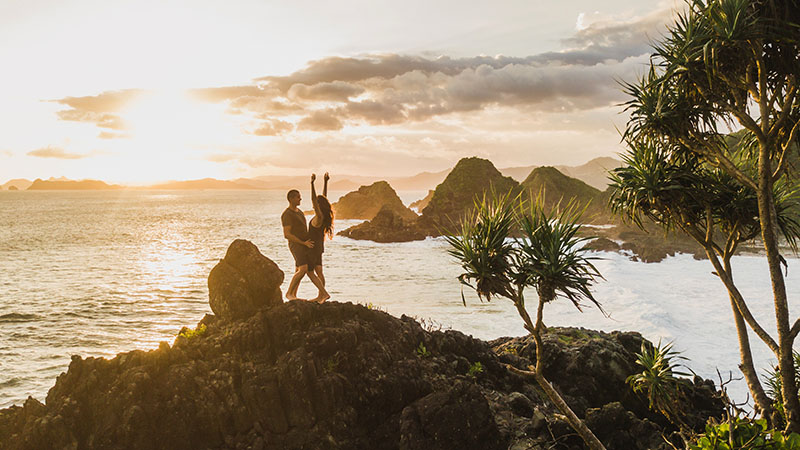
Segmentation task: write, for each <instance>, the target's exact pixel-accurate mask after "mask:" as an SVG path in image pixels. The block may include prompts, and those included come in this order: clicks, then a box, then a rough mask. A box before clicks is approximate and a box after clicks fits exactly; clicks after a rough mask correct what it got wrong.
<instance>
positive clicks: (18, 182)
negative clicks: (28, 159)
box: [0, 178, 33, 191]
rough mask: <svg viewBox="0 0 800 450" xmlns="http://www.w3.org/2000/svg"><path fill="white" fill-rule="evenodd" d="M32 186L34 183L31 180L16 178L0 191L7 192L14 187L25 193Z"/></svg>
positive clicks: (0, 188) (1, 187)
mask: <svg viewBox="0 0 800 450" xmlns="http://www.w3.org/2000/svg"><path fill="white" fill-rule="evenodd" d="M31 184H33V181H31V180H26V179H24V178H15V179H13V180H8V182H6V183H5V184H4V185H2V186H0V190H4V191H5V190H7V189H11V186H14V187H15V188H17V189H18V190H20V191H24V190H25V189H28V188H29V187H30V186H31Z"/></svg>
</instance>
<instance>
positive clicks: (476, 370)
mask: <svg viewBox="0 0 800 450" xmlns="http://www.w3.org/2000/svg"><path fill="white" fill-rule="evenodd" d="M482 373H483V364H481V363H480V361H478V362H475V363H473V364H472V365H471V366H469V371H467V375H469V376H470V377H472V378H476V377H477V376H478V375H480V374H482Z"/></svg>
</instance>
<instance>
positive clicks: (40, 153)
mask: <svg viewBox="0 0 800 450" xmlns="http://www.w3.org/2000/svg"><path fill="white" fill-rule="evenodd" d="M28 155H29V156H36V157H37V158H57V159H82V158H86V157H87V156H88V155H81V154H78V153H68V152H66V151H64V149H63V148H58V147H51V146H47V147H44V148H39V149H36V150H32V151H29V152H28Z"/></svg>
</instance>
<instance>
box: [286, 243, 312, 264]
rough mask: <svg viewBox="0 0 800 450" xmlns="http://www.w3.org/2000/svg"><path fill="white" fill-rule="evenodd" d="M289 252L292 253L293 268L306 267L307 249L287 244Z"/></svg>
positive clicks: (303, 246) (302, 246)
mask: <svg viewBox="0 0 800 450" xmlns="http://www.w3.org/2000/svg"><path fill="white" fill-rule="evenodd" d="M289 251H290V252H292V256H294V265H295V267H300V266H307V265H308V262H309V258H308V247H306V246H305V245H300V244H289Z"/></svg>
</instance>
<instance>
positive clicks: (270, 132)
mask: <svg viewBox="0 0 800 450" xmlns="http://www.w3.org/2000/svg"><path fill="white" fill-rule="evenodd" d="M293 128H294V126H293V125H292V124H291V123H289V122H284V121H282V120H268V121H265V122H262V123H261V126H259V127H258V128H256V129H255V131H253V134H254V135H256V136H278V135H281V134H284V133H287V132H289V131H292V129H293Z"/></svg>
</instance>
